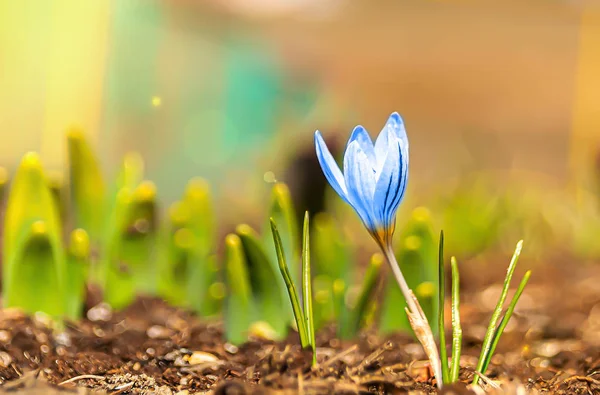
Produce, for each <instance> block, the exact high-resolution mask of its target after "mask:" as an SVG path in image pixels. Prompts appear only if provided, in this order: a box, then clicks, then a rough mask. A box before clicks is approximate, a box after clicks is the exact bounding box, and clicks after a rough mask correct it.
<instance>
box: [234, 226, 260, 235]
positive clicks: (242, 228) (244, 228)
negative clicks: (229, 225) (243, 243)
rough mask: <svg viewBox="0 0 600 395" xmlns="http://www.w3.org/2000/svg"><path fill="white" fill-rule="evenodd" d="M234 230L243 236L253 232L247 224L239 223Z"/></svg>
mask: <svg viewBox="0 0 600 395" xmlns="http://www.w3.org/2000/svg"><path fill="white" fill-rule="evenodd" d="M235 232H236V233H237V234H240V235H243V236H251V235H254V233H255V232H254V229H252V227H251V226H250V225H248V224H240V225H238V226H236V228H235Z"/></svg>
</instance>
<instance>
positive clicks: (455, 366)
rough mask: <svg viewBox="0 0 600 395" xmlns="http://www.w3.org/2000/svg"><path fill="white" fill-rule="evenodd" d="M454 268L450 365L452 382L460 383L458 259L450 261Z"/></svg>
mask: <svg viewBox="0 0 600 395" xmlns="http://www.w3.org/2000/svg"><path fill="white" fill-rule="evenodd" d="M450 265H451V266H452V363H451V364H450V382H451V383H454V382H456V381H458V372H459V371H460V352H461V343H462V328H461V326H460V294H459V292H460V277H459V274H458V263H457V262H456V258H455V257H452V259H451V260H450Z"/></svg>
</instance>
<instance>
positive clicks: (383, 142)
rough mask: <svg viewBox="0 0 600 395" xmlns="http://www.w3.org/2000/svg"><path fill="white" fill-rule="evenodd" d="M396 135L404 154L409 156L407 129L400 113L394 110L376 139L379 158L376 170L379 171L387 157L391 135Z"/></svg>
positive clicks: (376, 153)
mask: <svg viewBox="0 0 600 395" xmlns="http://www.w3.org/2000/svg"><path fill="white" fill-rule="evenodd" d="M392 136H393V137H395V138H396V139H398V140H400V141H401V142H402V145H403V148H402V149H403V152H402V153H403V156H404V157H406V158H408V138H407V136H406V129H405V128H404V121H403V120H402V117H400V114H398V113H397V112H393V113H392V115H390V117H389V118H388V120H387V122H386V124H385V126H384V127H383V129H382V130H381V133H379V136H378V137H377V140H376V141H375V157H376V158H377V168H376V171H377V173H379V172H380V171H381V169H382V167H383V164H384V161H385V158H386V156H387V153H388V151H389V147H388V145H389V142H390V141H391V139H390V138H391V137H392Z"/></svg>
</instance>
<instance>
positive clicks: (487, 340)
mask: <svg viewBox="0 0 600 395" xmlns="http://www.w3.org/2000/svg"><path fill="white" fill-rule="evenodd" d="M522 248H523V240H520V241H519V242H518V243H517V247H516V248H515V252H514V254H513V256H512V259H511V261H510V265H509V266H508V271H507V273H506V277H505V279H504V286H503V288H502V293H501V294H500V299H499V300H498V304H496V308H495V309H494V312H493V314H492V318H491V319H490V323H489V325H488V328H487V331H486V333H485V337H484V340H483V347H482V349H481V354H480V356H479V361H478V363H477V372H479V373H481V374H485V371H484V370H483V369H484V365H485V364H486V360H487V359H488V358H489V357H490V351H491V349H492V344H493V341H494V336H495V334H496V326H497V324H498V320H499V319H500V316H501V315H502V306H503V305H504V301H505V300H506V295H507V294H508V288H509V287H510V280H511V279H512V276H513V273H514V271H515V268H516V266H517V261H518V260H519V256H520V255H521V249H522ZM478 382H479V376H478V375H475V376H474V377H473V385H475V384H477V383H478Z"/></svg>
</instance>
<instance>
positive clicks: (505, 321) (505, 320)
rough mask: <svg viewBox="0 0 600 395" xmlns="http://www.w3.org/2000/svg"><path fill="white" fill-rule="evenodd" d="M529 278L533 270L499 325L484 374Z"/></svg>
mask: <svg viewBox="0 0 600 395" xmlns="http://www.w3.org/2000/svg"><path fill="white" fill-rule="evenodd" d="M529 277H531V270H528V271H527V272H526V273H525V275H524V276H523V279H522V280H521V283H520V284H519V287H518V288H517V292H515V295H514V296H513V298H512V300H511V302H510V304H509V305H508V309H507V310H506V313H505V314H504V317H502V320H501V321H500V325H498V329H496V332H495V333H494V340H493V341H492V347H491V348H490V352H489V353H488V355H487V357H486V359H485V363H484V364H483V367H482V370H483V371H484V372H485V371H486V370H487V368H488V366H489V364H490V362H491V360H492V356H493V355H494V351H496V347H497V346H498V342H499V341H500V337H501V336H502V333H504V329H505V328H506V325H508V321H510V317H512V314H513V312H514V310H515V306H516V305H517V302H518V301H519V298H520V297H521V294H523V290H524V289H525V286H526V285H527V283H528V282H529Z"/></svg>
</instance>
